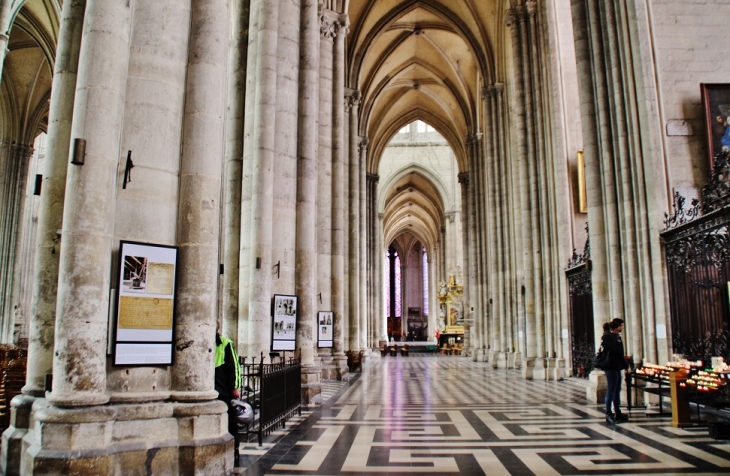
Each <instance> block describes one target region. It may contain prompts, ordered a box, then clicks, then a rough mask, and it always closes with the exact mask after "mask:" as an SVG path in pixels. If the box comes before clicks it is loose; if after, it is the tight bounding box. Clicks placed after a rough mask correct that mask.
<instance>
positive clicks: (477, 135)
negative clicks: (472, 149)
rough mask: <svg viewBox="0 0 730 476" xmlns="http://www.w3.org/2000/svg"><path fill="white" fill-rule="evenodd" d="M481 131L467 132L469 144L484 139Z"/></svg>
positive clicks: (467, 142)
mask: <svg viewBox="0 0 730 476" xmlns="http://www.w3.org/2000/svg"><path fill="white" fill-rule="evenodd" d="M483 135H484V134H482V133H481V132H475V133H474V134H467V136H466V144H467V145H474V144H475V143H477V142H479V141H480V140H481V139H482V136H483Z"/></svg>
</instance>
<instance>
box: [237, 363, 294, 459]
mask: <svg viewBox="0 0 730 476" xmlns="http://www.w3.org/2000/svg"><path fill="white" fill-rule="evenodd" d="M269 355H270V358H271V360H272V362H271V363H268V364H267V363H265V357H264V354H263V352H262V353H261V358H260V361H259V362H258V363H257V362H256V357H253V358H251V362H250V363H249V362H246V360H247V357H241V368H242V371H243V383H242V385H243V389H242V391H241V397H242V398H243V400H245V401H247V402H248V403H249V404H250V405H251V407H252V408H253V409H254V413H255V418H254V421H253V423H252V424H251V425H249V428H247V429H246V441H249V436H250V435H251V434H256V435H257V436H258V443H259V446H261V445H262V444H263V440H264V436H265V435H268V434H270V433H271V431H272V430H275V429H276V428H279V427H283V426H284V424H285V423H286V421H287V420H288V419H290V418H291V417H292V416H293V415H294V413H295V412H296V413H297V414H298V415H301V414H302V366H301V361H300V359H299V358H294V357H290V358H289V359H287V358H286V352H285V353H284V356H281V357H279V356H278V353H271V354H269Z"/></svg>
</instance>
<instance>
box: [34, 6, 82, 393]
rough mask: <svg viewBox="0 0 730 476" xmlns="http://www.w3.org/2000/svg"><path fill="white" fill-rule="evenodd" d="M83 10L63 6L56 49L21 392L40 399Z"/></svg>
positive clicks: (49, 350) (48, 362) (47, 362)
mask: <svg viewBox="0 0 730 476" xmlns="http://www.w3.org/2000/svg"><path fill="white" fill-rule="evenodd" d="M85 9H86V0H80V1H78V2H64V4H63V10H62V11H61V29H60V32H59V36H58V45H57V47H56V64H55V67H54V71H53V85H52V87H51V91H52V94H51V106H50V111H49V115H48V139H47V142H46V159H45V169H44V170H43V186H42V187H41V196H40V204H39V206H38V230H37V234H36V251H35V266H34V268H33V269H34V272H33V300H32V304H31V321H30V339H29V344H28V375H27V378H26V385H25V387H23V393H24V394H26V395H32V396H34V397H42V396H44V380H45V375H46V374H48V373H51V368H52V366H53V327H54V322H55V319H56V289H57V287H58V258H59V256H60V254H59V253H58V251H59V245H60V243H59V239H60V236H59V234H58V230H60V229H61V226H62V225H63V223H62V218H63V197H64V194H65V191H66V169H67V168H68V152H69V148H70V143H71V120H72V119H73V106H74V94H75V91H76V78H77V74H78V65H79V50H80V48H81V33H82V26H83V23H84V10H85Z"/></svg>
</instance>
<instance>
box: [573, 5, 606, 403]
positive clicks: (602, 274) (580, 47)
mask: <svg viewBox="0 0 730 476" xmlns="http://www.w3.org/2000/svg"><path fill="white" fill-rule="evenodd" d="M571 6H572V17H573V38H574V41H575V57H576V63H577V70H578V93H579V96H580V112H581V124H582V128H583V151H584V157H585V169H586V197H587V201H588V225H589V227H588V229H589V240H590V242H591V251H592V252H591V287H592V293H593V319H594V334H595V336H596V339H597V340H596V342H599V340H598V339H600V336H601V333H602V332H603V329H602V327H601V326H602V324H603V322H605V321H606V320H607V319H608V317H609V315H610V314H609V313H610V305H609V302H608V287H609V285H608V262H607V261H608V259H609V255H608V250H607V243H606V239H605V221H604V216H603V212H602V208H603V206H604V205H603V189H602V185H601V178H600V174H601V171H600V170H601V165H600V160H599V144H598V123H597V120H596V100H595V93H594V90H593V72H592V64H591V44H590V43H591V38H590V34H589V29H588V15H587V12H586V8H587V7H586V5H585V2H584V0H571ZM605 385H606V383H605V376H604V375H603V372H601V371H593V372H591V375H590V383H589V385H588V389H587V391H586V397H587V399H588V401H591V402H596V403H599V402H600V399H601V395H600V394H601V393H603V392H605Z"/></svg>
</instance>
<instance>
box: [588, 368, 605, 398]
mask: <svg viewBox="0 0 730 476" xmlns="http://www.w3.org/2000/svg"><path fill="white" fill-rule="evenodd" d="M607 385H608V384H607V382H606V374H605V373H604V372H603V370H593V371H591V373H590V375H589V376H588V386H587V387H586V400H588V403H604V402H605V401H606V388H607Z"/></svg>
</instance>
